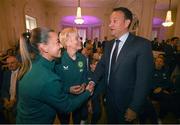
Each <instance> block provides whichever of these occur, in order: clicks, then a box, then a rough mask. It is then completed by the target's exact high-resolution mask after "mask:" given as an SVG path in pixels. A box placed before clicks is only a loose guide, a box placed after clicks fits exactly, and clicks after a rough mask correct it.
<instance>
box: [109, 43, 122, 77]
mask: <svg viewBox="0 0 180 125" xmlns="http://www.w3.org/2000/svg"><path fill="white" fill-rule="evenodd" d="M119 42H120V40H116V46H115V49H114V51H113V54H112V58H111V71H110V74H111V72H112V71H113V70H114V66H115V64H116V59H117V54H118V48H119Z"/></svg>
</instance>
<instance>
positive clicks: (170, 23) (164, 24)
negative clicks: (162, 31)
mask: <svg viewBox="0 0 180 125" xmlns="http://www.w3.org/2000/svg"><path fill="white" fill-rule="evenodd" d="M162 25H163V26H164V27H170V26H172V25H173V22H172V19H171V11H170V10H168V11H167V14H166V20H165V22H163V23H162Z"/></svg>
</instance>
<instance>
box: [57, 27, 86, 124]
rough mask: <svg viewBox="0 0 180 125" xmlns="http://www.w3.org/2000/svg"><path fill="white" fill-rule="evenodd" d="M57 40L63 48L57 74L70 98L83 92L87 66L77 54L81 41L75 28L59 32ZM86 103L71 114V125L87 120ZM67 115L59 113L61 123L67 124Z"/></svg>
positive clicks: (84, 60)
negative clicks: (60, 77)
mask: <svg viewBox="0 0 180 125" xmlns="http://www.w3.org/2000/svg"><path fill="white" fill-rule="evenodd" d="M59 39H60V41H61V43H62V45H63V46H64V47H65V52H64V53H63V55H62V58H61V63H60V64H58V65H57V66H56V70H57V73H58V74H59V75H60V76H62V81H63V83H65V84H64V87H65V90H66V91H67V93H69V94H70V95H71V97H72V98H74V97H76V96H78V95H79V94H81V93H82V92H84V90H85V86H86V83H87V82H88V80H87V66H86V59H85V57H84V56H83V55H82V54H81V53H79V52H78V50H80V49H81V47H82V46H81V42H82V41H81V40H80V37H79V35H78V31H77V29H76V28H65V29H64V30H62V31H61V33H60V35H59ZM87 115H88V113H87V107H86V103H84V105H82V106H81V107H80V108H78V109H76V110H75V111H74V112H73V123H74V124H80V121H81V120H86V119H87ZM69 116H70V115H69V114H63V113H61V112H60V115H59V118H60V121H61V123H63V124H68V123H69Z"/></svg>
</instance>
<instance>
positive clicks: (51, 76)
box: [16, 27, 94, 124]
mask: <svg viewBox="0 0 180 125" xmlns="http://www.w3.org/2000/svg"><path fill="white" fill-rule="evenodd" d="M27 41H28V38H27V36H26V35H22V36H21V37H20V53H21V59H22V66H21V68H20V70H19V74H18V79H19V83H18V104H17V117H16V123H17V124H32V123H35V124H53V122H54V119H55V116H56V111H58V112H66V113H67V112H71V111H74V110H75V109H76V108H78V107H80V106H81V104H82V103H83V102H85V101H86V100H87V99H88V98H89V96H90V95H91V93H92V92H93V87H94V86H93V85H91V84H88V85H87V87H85V88H84V92H83V93H82V94H81V95H79V96H76V98H73V99H72V98H70V97H69V96H68V95H67V94H66V92H64V87H63V86H64V83H63V82H62V80H61V76H58V75H57V74H56V73H55V65H54V64H55V61H54V59H55V58H59V57H60V56H61V47H62V45H61V43H60V41H59V40H58V35H57V33H55V32H54V31H53V30H51V29H48V28H45V27H38V28H35V29H33V30H32V32H31V35H30V44H29V46H30V47H31V48H32V50H33V52H34V56H30V53H29V52H28V50H27V48H28V47H27V45H28V44H27Z"/></svg>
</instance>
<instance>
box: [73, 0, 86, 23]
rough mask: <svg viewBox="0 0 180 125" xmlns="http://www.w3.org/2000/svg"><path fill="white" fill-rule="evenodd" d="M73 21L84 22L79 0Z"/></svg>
mask: <svg viewBox="0 0 180 125" xmlns="http://www.w3.org/2000/svg"><path fill="white" fill-rule="evenodd" d="M74 22H75V23H76V24H83V23H84V19H83V18H82V16H81V7H80V0H78V7H77V13H76V18H75V20H74Z"/></svg>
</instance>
